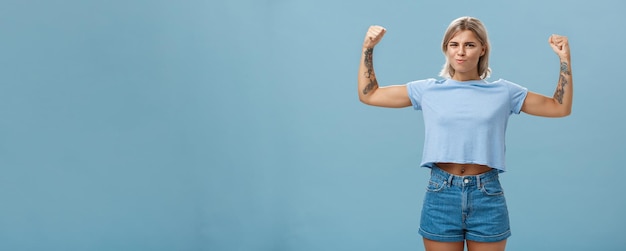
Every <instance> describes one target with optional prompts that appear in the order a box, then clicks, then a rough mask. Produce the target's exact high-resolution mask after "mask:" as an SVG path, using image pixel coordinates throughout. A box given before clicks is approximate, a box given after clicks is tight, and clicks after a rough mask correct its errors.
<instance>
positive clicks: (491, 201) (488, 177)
mask: <svg viewBox="0 0 626 251" xmlns="http://www.w3.org/2000/svg"><path fill="white" fill-rule="evenodd" d="M419 233H420V234H421V235H422V236H423V237H424V238H426V239H430V240H434V241H441V242H459V241H464V240H470V241H476V242H497V241H501V240H504V239H506V238H508V237H509V236H511V230H510V227H509V213H508V210H507V207H506V201H505V199H504V192H503V190H502V186H500V181H499V179H498V170H497V169H492V170H491V171H489V172H486V173H483V174H480V175H472V176H457V175H452V174H450V173H448V172H446V171H444V170H441V169H440V168H438V167H436V166H434V167H432V168H431V177H430V180H429V181H428V187H427V188H426V196H425V197H424V205H423V208H422V217H421V221H420V229H419Z"/></svg>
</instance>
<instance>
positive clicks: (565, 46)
mask: <svg viewBox="0 0 626 251" xmlns="http://www.w3.org/2000/svg"><path fill="white" fill-rule="evenodd" d="M548 42H549V43H550V46H551V47H552V49H553V50H554V52H556V54H557V55H558V56H559V59H560V61H561V67H560V71H559V81H558V82H557V84H556V90H555V91H554V96H553V97H552V98H549V97H546V96H543V95H540V94H537V93H534V92H528V96H526V100H524V104H523V105H522V111H523V112H525V113H528V114H531V115H536V116H543V117H565V116H567V115H569V114H570V113H571V112H572V98H573V94H574V87H573V86H572V85H573V81H572V67H571V58H570V49H569V42H568V41H567V37H564V36H559V35H552V36H550V39H549V40H548Z"/></svg>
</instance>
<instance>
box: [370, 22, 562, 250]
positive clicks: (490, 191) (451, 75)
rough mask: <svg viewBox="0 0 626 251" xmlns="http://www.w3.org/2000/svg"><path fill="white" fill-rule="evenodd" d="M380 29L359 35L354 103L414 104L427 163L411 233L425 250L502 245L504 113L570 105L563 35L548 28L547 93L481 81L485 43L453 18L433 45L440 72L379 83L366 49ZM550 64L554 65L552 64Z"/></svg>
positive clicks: (505, 222)
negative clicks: (554, 60) (550, 71)
mask: <svg viewBox="0 0 626 251" xmlns="http://www.w3.org/2000/svg"><path fill="white" fill-rule="evenodd" d="M385 32H386V30H385V28H383V27H381V26H371V27H370V28H369V30H368V31H367V35H366V36H365V41H364V42H363V54H362V56H361V62H360V66H359V75H358V92H359V99H360V100H361V102H363V103H365V104H368V105H373V106H381V107H391V108H400V107H409V106H412V107H413V108H414V109H415V110H421V111H422V114H423V117H424V125H425V137H424V152H423V154H422V162H421V164H420V165H421V166H422V167H427V168H430V172H431V178H430V180H429V182H428V187H427V189H426V190H427V191H426V195H425V197H424V204H423V208H422V216H421V221H420V228H419V233H420V234H421V235H422V236H423V240H424V246H425V248H426V250H427V251H436V250H441V251H462V250H463V249H464V247H465V245H467V249H468V250H469V251H482V250H484V251H487V250H489V251H490V250H494V251H496V250H504V249H505V246H506V240H507V238H508V237H509V236H510V235H511V231H510V228H509V216H508V211H507V206H506V201H505V198H504V194H503V191H502V187H501V185H500V181H499V178H498V176H499V174H500V173H502V172H504V171H506V167H505V131H506V127H507V123H508V118H509V116H510V115H511V114H519V113H520V112H524V113H527V114H531V115H536V116H543V117H563V116H567V115H569V114H570V112H571V109H572V94H573V87H572V73H571V72H572V71H571V64H570V49H569V44H568V40H567V37H564V36H560V35H552V36H550V38H549V39H548V43H549V45H550V46H551V47H552V49H553V50H554V52H556V54H557V55H558V57H559V59H560V67H559V78H558V80H557V83H556V91H555V93H554V95H553V96H552V97H547V96H544V95H540V94H537V93H534V92H531V91H528V90H527V89H526V88H524V87H522V86H520V85H517V84H515V83H512V82H510V81H507V80H503V79H499V80H496V81H493V82H489V81H487V80H486V79H487V78H488V77H489V75H490V72H491V69H490V68H489V53H490V44H489V39H488V36H487V30H486V28H485V26H484V25H483V23H482V22H481V21H480V20H478V19H477V18H474V17H460V18H458V19H456V20H454V21H452V23H450V25H449V26H448V29H447V31H446V32H445V35H444V37H443V42H442V44H441V46H442V47H441V48H442V50H443V54H444V55H445V58H446V63H445V64H444V66H443V69H442V70H441V73H440V76H441V77H442V79H439V80H437V79H432V78H430V79H423V80H417V81H413V82H409V83H407V84H404V85H392V86H384V87H380V86H379V85H378V80H377V78H376V74H375V73H374V65H373V50H374V47H375V46H376V44H378V42H380V40H381V39H382V38H383V36H384V34H385ZM555 68H556V67H555Z"/></svg>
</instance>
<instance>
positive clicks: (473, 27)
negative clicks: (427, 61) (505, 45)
mask: <svg viewBox="0 0 626 251" xmlns="http://www.w3.org/2000/svg"><path fill="white" fill-rule="evenodd" d="M464 30H470V31H472V32H473V33H474V35H475V36H476V38H477V39H478V41H480V43H481V44H482V45H483V46H484V47H485V54H483V55H482V56H481V57H480V58H479V59H478V76H480V78H481V79H485V78H488V77H489V75H490V74H491V68H489V51H490V47H491V46H490V44H489V37H488V36H487V29H486V28H485V26H484V25H483V23H482V22H481V21H480V20H478V18H475V17H459V18H457V19H455V20H454V21H452V23H450V25H449V26H448V29H447V30H446V33H445V35H444V36H443V41H442V43H441V49H442V50H443V54H444V55H445V54H446V52H447V51H448V42H450V39H452V37H454V35H455V34H456V33H457V32H459V31H464ZM439 76H441V77H444V78H452V76H454V68H452V66H451V65H450V62H448V57H446V63H445V64H444V65H443V69H441V72H440V73H439Z"/></svg>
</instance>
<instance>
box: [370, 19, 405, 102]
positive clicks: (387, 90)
mask: <svg viewBox="0 0 626 251" xmlns="http://www.w3.org/2000/svg"><path fill="white" fill-rule="evenodd" d="M385 32H386V30H385V28H383V27H381V26H370V28H369V29H368V31H367V34H366V35H365V41H363V48H362V54H361V63H360V65H359V77H358V91H359V100H361V102H363V103H365V104H368V105H373V106H382V107H390V108H400V107H407V106H411V100H410V99H409V95H408V92H407V89H406V86H405V85H392V86H385V87H379V86H378V80H377V79H376V74H375V73H374V61H373V58H374V57H373V54H374V46H376V44H378V42H380V40H381V39H382V38H383V36H384V35H385Z"/></svg>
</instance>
